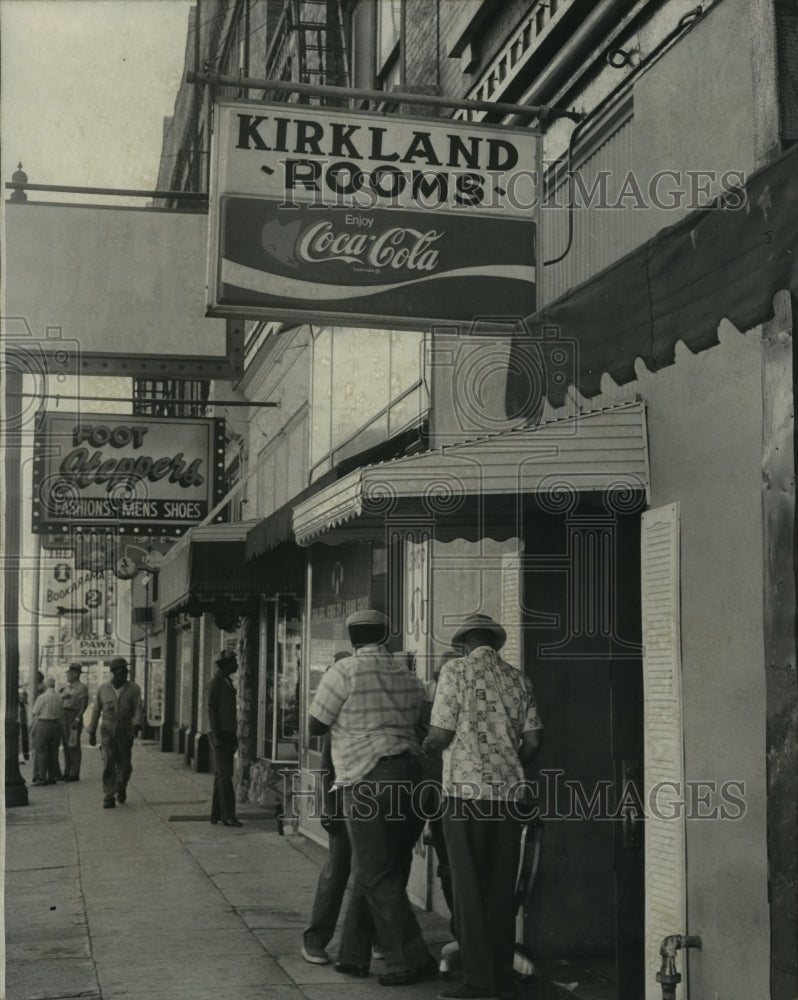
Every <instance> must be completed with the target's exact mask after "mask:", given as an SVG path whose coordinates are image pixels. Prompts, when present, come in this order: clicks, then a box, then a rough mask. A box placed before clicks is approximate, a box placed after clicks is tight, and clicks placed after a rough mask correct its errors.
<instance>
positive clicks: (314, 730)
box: [308, 715, 330, 736]
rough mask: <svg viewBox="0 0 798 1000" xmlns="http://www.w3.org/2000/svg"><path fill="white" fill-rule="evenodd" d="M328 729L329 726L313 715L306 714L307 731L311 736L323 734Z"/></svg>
mask: <svg viewBox="0 0 798 1000" xmlns="http://www.w3.org/2000/svg"><path fill="white" fill-rule="evenodd" d="M329 731H330V727H329V726H326V725H325V724H324V723H323V722H320V721H319V720H318V719H317V718H316V716H315V715H309V716H308V732H309V733H310V735H311V736H324V734H325V733H327V732H329Z"/></svg>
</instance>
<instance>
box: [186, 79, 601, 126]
mask: <svg viewBox="0 0 798 1000" xmlns="http://www.w3.org/2000/svg"><path fill="white" fill-rule="evenodd" d="M186 83H197V84H202V85H205V86H209V87H236V88H238V89H241V90H272V91H278V92H281V93H286V94H306V95H307V96H309V97H329V98H334V99H336V100H339V101H340V100H342V99H343V100H348V99H352V98H355V99H359V100H366V101H376V102H378V103H379V104H411V105H412V104H416V105H423V106H426V107H431V108H456V109H457V110H458V111H484V112H487V113H489V114H500V115H522V116H524V117H527V118H532V117H535V116H542V117H543V118H544V119H545V120H552V119H555V118H570V119H571V121H575V122H578V121H580V120H581V119H582V118H583V115H582V113H581V112H579V111H570V110H568V109H566V108H549V107H547V106H546V105H544V104H505V103H503V102H500V101H471V100H466V99H464V98H456V97H437V96H435V95H433V94H406V93H404V92H402V91H399V90H365V89H361V88H357V89H354V88H351V87H333V86H322V85H320V84H316V83H298V82H294V81H293V80H266V79H257V78H252V77H237V76H223V75H222V74H220V73H195V72H193V70H188V71H187V72H186Z"/></svg>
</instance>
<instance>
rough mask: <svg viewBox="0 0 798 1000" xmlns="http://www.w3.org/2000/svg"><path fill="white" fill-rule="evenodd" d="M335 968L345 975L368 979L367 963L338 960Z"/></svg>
mask: <svg viewBox="0 0 798 1000" xmlns="http://www.w3.org/2000/svg"><path fill="white" fill-rule="evenodd" d="M333 968H334V969H335V971H336V972H340V973H341V974H342V975H344V976H355V977H356V978H357V979H367V978H368V974H369V970H368V968H367V967H366V966H365V965H350V964H349V963H348V962H336V963H335V965H334V966H333Z"/></svg>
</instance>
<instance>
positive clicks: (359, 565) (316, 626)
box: [305, 542, 388, 751]
mask: <svg viewBox="0 0 798 1000" xmlns="http://www.w3.org/2000/svg"><path fill="white" fill-rule="evenodd" d="M311 564H312V574H313V575H312V586H311V606H310V650H309V655H308V668H307V690H306V692H305V713H306V717H307V710H308V709H309V707H310V704H311V702H312V701H313V696H314V694H315V693H316V689H317V688H318V686H319V682H320V681H321V679H322V677H323V676H324V673H325V671H326V670H328V669H329V667H330V666H331V665H332V663H333V660H334V658H335V654H336V653H337V652H340V651H346V652H351V651H352V647H351V645H350V643H349V635H348V633H347V631H346V619H347V618H348V617H349V615H351V614H352V613H353V612H354V611H361V610H363V609H364V608H376V609H377V610H380V611H384V610H385V606H386V596H387V589H388V588H387V580H388V576H387V565H388V559H387V549H386V548H385V546H384V545H382V544H380V543H377V542H366V543H363V544H361V545H336V546H325V545H317V546H315V547H314V549H313V555H312V558H311ZM320 742H321V741H320V740H318V739H312V740H309V742H308V743H307V744H306V745H307V746H308V748H309V749H310V750H315V751H318V750H319V748H320Z"/></svg>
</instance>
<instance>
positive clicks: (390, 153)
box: [208, 102, 539, 327]
mask: <svg viewBox="0 0 798 1000" xmlns="http://www.w3.org/2000/svg"><path fill="white" fill-rule="evenodd" d="M538 141H539V139H538V137H537V135H536V134H535V133H534V132H531V131H528V130H523V129H516V130H513V129H501V130H499V129H496V128H490V127H487V126H480V125H472V124H469V123H464V122H459V121H451V120H446V121H441V120H440V119H435V120H430V119H418V120H410V119H405V118H394V117H393V116H391V117H384V116H383V117H380V116H376V115H366V114H358V113H356V112H351V111H345V110H338V109H332V108H318V107H308V106H306V105H305V106H300V105H291V104H278V105H271V106H270V105H263V104H250V103H241V102H236V103H227V102H219V103H218V104H217V105H216V113H215V134H214V143H213V168H212V175H211V219H210V227H209V233H210V253H209V276H208V289H209V303H208V312H209V315H234V314H260V313H262V312H263V311H266V312H268V314H269V316H270V317H272V318H274V319H281V318H284V319H289V320H299V321H301V320H304V319H307V320H317V321H325V320H326V321H331V322H350V323H354V324H359V325H367V324H368V323H370V322H375V323H383V324H385V323H388V324H390V325H393V326H415V327H417V326H418V325H419V323H420V322H425V321H427V322H440V321H447V320H448V321H455V322H457V321H459V322H470V321H471V320H473V319H474V318H475V317H479V316H525V315H528V314H529V313H530V312H532V311H533V310H534V307H535V269H534V237H535V225H534V221H533V220H534V218H535V213H536V207H537V195H536V183H535V176H536V175H535V169H536V153H537V143H538Z"/></svg>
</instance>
